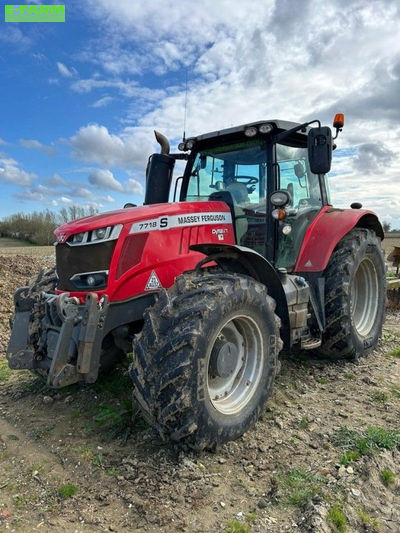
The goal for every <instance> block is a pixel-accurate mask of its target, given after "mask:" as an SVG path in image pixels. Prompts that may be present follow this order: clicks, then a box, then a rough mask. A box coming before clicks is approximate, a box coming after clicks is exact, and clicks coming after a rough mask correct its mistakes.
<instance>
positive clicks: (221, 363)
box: [210, 339, 239, 378]
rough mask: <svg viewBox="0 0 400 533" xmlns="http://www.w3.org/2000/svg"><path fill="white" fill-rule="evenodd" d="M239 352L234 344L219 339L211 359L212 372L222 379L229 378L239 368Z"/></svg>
mask: <svg viewBox="0 0 400 533" xmlns="http://www.w3.org/2000/svg"><path fill="white" fill-rule="evenodd" d="M238 359H239V351H238V349H237V347H236V346H235V344H233V342H227V341H224V340H220V339H217V341H216V343H215V344H214V347H213V350H212V352H211V357H210V371H211V374H212V375H214V376H218V377H220V378H227V377H229V376H230V375H231V374H232V373H233V372H234V370H235V369H236V367H237V364H238Z"/></svg>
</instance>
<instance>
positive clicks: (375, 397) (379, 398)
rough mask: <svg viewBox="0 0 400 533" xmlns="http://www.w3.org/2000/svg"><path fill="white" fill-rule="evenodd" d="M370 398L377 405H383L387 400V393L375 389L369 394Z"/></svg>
mask: <svg viewBox="0 0 400 533" xmlns="http://www.w3.org/2000/svg"><path fill="white" fill-rule="evenodd" d="M370 398H371V400H372V401H373V402H375V403H377V404H379V405H385V403H387V402H388V401H389V395H388V394H387V393H386V392H382V391H376V392H374V393H373V394H371V396H370Z"/></svg>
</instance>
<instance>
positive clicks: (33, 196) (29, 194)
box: [14, 190, 44, 202]
mask: <svg viewBox="0 0 400 533" xmlns="http://www.w3.org/2000/svg"><path fill="white" fill-rule="evenodd" d="M14 196H15V198H17V199H18V200H22V201H25V200H28V201H34V202H43V200H44V196H43V194H40V193H39V192H34V191H30V190H27V191H24V192H22V193H17V194H15V195H14Z"/></svg>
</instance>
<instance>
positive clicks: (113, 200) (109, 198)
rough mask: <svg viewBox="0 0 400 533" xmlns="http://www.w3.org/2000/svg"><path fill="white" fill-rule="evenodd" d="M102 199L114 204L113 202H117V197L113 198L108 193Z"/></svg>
mask: <svg viewBox="0 0 400 533" xmlns="http://www.w3.org/2000/svg"><path fill="white" fill-rule="evenodd" d="M101 200H102V201H103V202H107V203H109V204H112V203H113V202H115V198H113V197H112V196H110V195H109V194H107V196H105V197H104V198H101Z"/></svg>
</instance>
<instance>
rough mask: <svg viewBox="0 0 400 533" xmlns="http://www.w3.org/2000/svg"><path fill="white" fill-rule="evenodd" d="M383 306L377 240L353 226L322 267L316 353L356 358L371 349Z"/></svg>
mask: <svg viewBox="0 0 400 533" xmlns="http://www.w3.org/2000/svg"><path fill="white" fill-rule="evenodd" d="M385 307H386V280H385V262H384V259H383V253H382V249H381V243H380V239H379V238H378V237H377V235H376V234H375V232H373V231H372V230H369V229H363V228H357V229H354V230H352V231H351V232H350V233H348V234H347V235H345V237H344V238H343V239H342V240H341V241H340V242H339V243H338V245H337V246H336V248H335V250H334V251H333V253H332V256H331V258H330V260H329V263H328V266H327V268H326V270H325V315H326V328H325V331H324V333H323V338H322V346H321V348H320V349H319V350H318V353H319V355H322V356H323V357H327V358H330V359H353V360H354V359H357V358H358V357H360V356H363V355H367V354H368V353H369V352H370V351H371V350H373V349H374V348H375V347H376V345H377V343H378V340H379V337H380V336H381V333H382V325H383V321H384V319H385Z"/></svg>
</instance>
